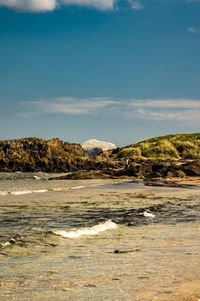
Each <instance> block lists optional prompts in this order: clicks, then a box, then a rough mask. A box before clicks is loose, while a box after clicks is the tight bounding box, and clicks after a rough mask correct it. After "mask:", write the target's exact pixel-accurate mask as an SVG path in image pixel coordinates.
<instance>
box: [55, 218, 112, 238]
mask: <svg viewBox="0 0 200 301" xmlns="http://www.w3.org/2000/svg"><path fill="white" fill-rule="evenodd" d="M116 228H117V224H115V223H114V222H112V221H111V220H108V221H106V222H105V223H101V224H98V225H96V226H93V227H90V228H82V229H78V230H75V231H65V230H56V231H52V232H53V233H54V234H56V235H60V236H62V237H66V238H78V237H80V236H83V235H97V234H98V233H100V232H103V231H106V230H111V229H116Z"/></svg>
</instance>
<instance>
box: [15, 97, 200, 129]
mask: <svg viewBox="0 0 200 301" xmlns="http://www.w3.org/2000/svg"><path fill="white" fill-rule="evenodd" d="M21 104H22V105H23V107H27V111H25V112H21V114H20V116H21V117H33V116H34V115H36V114H66V115H97V114H106V115H108V116H113V115H115V116H124V117H128V118H140V119H146V120H161V121H164V120H171V121H182V122H184V123H185V122H186V123H188V124H195V125H198V126H200V117H199V116H200V99H198V100H195V99H112V98H75V97H62V98H52V99H42V100H36V101H29V102H23V103H21Z"/></svg>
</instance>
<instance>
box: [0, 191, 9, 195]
mask: <svg viewBox="0 0 200 301" xmlns="http://www.w3.org/2000/svg"><path fill="white" fill-rule="evenodd" d="M6 194H8V192H6V191H0V195H6Z"/></svg>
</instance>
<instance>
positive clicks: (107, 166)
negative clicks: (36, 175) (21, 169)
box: [57, 160, 200, 180]
mask: <svg viewBox="0 0 200 301" xmlns="http://www.w3.org/2000/svg"><path fill="white" fill-rule="evenodd" d="M88 162H89V161H86V166H85V168H83V170H79V171H75V172H73V173H71V174H68V175H66V176H63V177H62V179H73V180H76V179H98V178H99V179H108V178H113V179H116V178H137V179H157V178H173V177H176V178H177V177H178V178H184V177H188V176H189V177H191V176H194V177H200V160H193V161H184V160H180V161H170V160H134V161H132V162H130V163H129V165H128V166H125V165H124V162H123V161H119V162H118V163H116V162H114V161H113V162H112V161H110V162H109V161H105V162H104V163H103V162H99V163H98V162H97V161H91V162H93V164H91V165H90V168H88V166H89V165H88ZM87 168H88V170H87ZM57 179H58V178H57ZM60 179H61V178H60Z"/></svg>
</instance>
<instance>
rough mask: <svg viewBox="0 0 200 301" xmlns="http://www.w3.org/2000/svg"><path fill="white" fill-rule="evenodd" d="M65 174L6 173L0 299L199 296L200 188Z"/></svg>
mask: <svg viewBox="0 0 200 301" xmlns="http://www.w3.org/2000/svg"><path fill="white" fill-rule="evenodd" d="M60 175H61V174H47V173H20V172H18V173H0V300H57V301H59V300H91V301H93V300H97V301H98V300H136V301H137V300H141V301H146V300H148V301H149V300H173V301H174V300H199V299H200V278H199V274H200V252H199V250H200V232H199V226H200V188H198V187H195V188H194V187H185V188H179V187H161V186H159V185H157V186H147V185H145V184H144V182H142V181H138V180H134V179H121V180H120V179H106V180H101V179H99V180H98V179H94V180H60V179H59V176H60ZM50 179H51V180H50Z"/></svg>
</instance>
